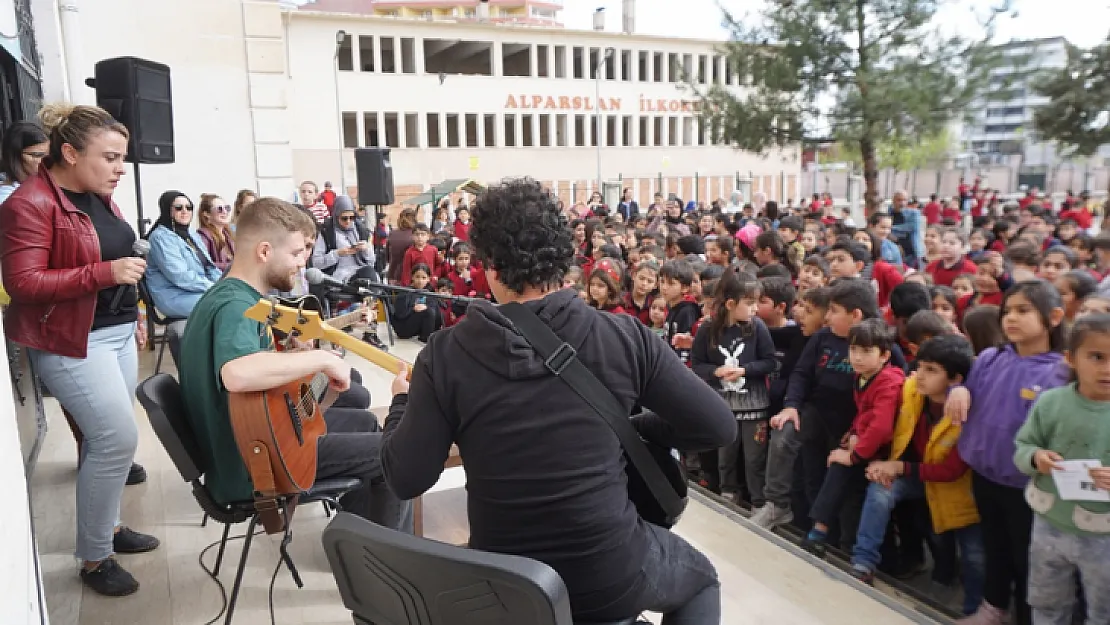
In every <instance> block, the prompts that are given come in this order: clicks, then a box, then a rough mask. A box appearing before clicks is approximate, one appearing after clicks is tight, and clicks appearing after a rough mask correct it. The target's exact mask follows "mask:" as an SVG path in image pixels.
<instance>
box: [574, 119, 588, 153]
mask: <svg viewBox="0 0 1110 625" xmlns="http://www.w3.org/2000/svg"><path fill="white" fill-rule="evenodd" d="M574 147H576V148H584V147H586V116H585V115H575V116H574Z"/></svg>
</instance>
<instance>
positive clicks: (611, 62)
mask: <svg viewBox="0 0 1110 625" xmlns="http://www.w3.org/2000/svg"><path fill="white" fill-rule="evenodd" d="M609 52H610V50H608V49H606V50H602V51H601V58H602V59H603V60H604V61H605V80H616V79H617V61H619V60H620V56H619V55H618V53H617V51H616V50H611V52H612V54H609Z"/></svg>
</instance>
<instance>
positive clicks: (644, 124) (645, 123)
mask: <svg viewBox="0 0 1110 625" xmlns="http://www.w3.org/2000/svg"><path fill="white" fill-rule="evenodd" d="M649 139H651V118H650V117H641V118H640V141H639V144H640V147H641V148H646V147H648V145H650V141H649Z"/></svg>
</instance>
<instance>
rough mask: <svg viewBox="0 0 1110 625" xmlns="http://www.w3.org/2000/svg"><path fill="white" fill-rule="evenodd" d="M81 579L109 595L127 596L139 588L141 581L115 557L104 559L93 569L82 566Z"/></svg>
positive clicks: (97, 590)
mask: <svg viewBox="0 0 1110 625" xmlns="http://www.w3.org/2000/svg"><path fill="white" fill-rule="evenodd" d="M81 581H83V582H85V585H86V586H88V587H89V588H92V589H93V590H95V591H96V592H98V593H100V594H102V595H107V596H109V597H126V596H127V595H130V594H132V593H134V592H135V591H136V590H138V589H139V582H138V581H137V580H136V579H135V578H134V577H132V576H131V574H130V573H128V572H127V571H126V570H125V569H124V568H123V567H122V566H120V565H119V562H116V561H115V559H113V558H108V559H106V560H103V561H102V562H101V563H100V565H99V566H97V567H96V568H95V569H93V570H91V571H90V570H88V569H86V568H84V567H82V568H81Z"/></svg>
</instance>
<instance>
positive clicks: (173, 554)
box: [31, 341, 934, 625]
mask: <svg viewBox="0 0 1110 625" xmlns="http://www.w3.org/2000/svg"><path fill="white" fill-rule="evenodd" d="M419 349H420V344H419V343H417V342H415V341H399V342H398V344H397V345H396V346H395V347H394V348H393V349H392V351H393V353H394V354H396V355H398V356H400V357H401V358H404V359H406V360H409V361H411V360H413V359H414V358H415V357H416V354H417V353H418V352H419ZM348 359H349V360H350V361H351V363H352V366H355V367H357V368H358V369H359V370H360V371H361V372H362V373H363V377H364V382H365V383H366V385H367V386H368V387H369V389H370V391H371V393H372V395H373V403H374V405H379V406H380V405H385V404H387V403H388V400H389V382H390V379H391V377H390V375H389V374H388V373H386V372H384V371H382V370H379V369H376V368H375V367H373V366H372V365H369V364H368V363H366V362H364V361H361V360H360V359H358V358H356V357H354V356H348ZM167 363H168V364H167ZM153 368H154V356H153V354H151V353H150V352H144V353H143V354H142V356H141V374H140V378H142V377H145V376H146V375H149V374H150V373H151V372H152V371H153ZM163 368H164V370H167V371H169V372H171V373H172V372H173V364H172V361H171V360H170V358H169V354H167V355H166V359H165V362H164V363H163ZM138 410H139V432H140V442H139V451H138V457H137V460H138V462H140V463H142V464H143V465H144V466H145V467H146V470H147V473H148V476H149V477H148V479H147V482H146V483H144V484H142V485H137V486H129V487H127V490H126V491H125V493H124V500H123V506H122V514H121V516H122V520H123V522H124V523H125V524H127V525H129V526H131V527H134V528H135V529H137V530H140V531H143V532H149V533H152V534H154V535H156V536H158V537H159V538H160V539H161V540H162V546H161V547H160V548H159V549H158V550H156V551H154V552H151V553H149V554H143V555H133V556H120V562H121V563H122V564H124V566H126V567H127V568H128V569H129V570H130V571H131V572H132V573H133V574H134V575H135V577H136V578H138V580H139V581H140V583H141V585H142V587H141V589H140V590H139V592H138V593H136V594H135V595H132V596H131V597H126V598H122V599H111V598H105V597H101V596H98V595H96V594H95V593H92V592H91V591H89V592H86V591H84V590H83V587H82V585H81V583H80V580H79V578H78V576H77V572H76V571H77V568H76V563H75V560H74V559H73V556H72V553H73V548H74V527H73V518H74V485H75V480H76V446H75V445H74V443H73V439H72V437H71V436H70V433H69V430H68V428H67V426H66V423H65V419H64V417H63V416H62V414H61V411H60V409H59V408H58V405H57V403H56V402H54V400H52V399H48V400H47V412H48V417H49V432H48V434H47V438H46V442H45V444H44V447H43V450H42V454H41V456H40V458H39V462H38V465H37V467H36V469H35V471H34V474H33V475H32V479H31V493H32V502H33V506H34V519H35V527H36V531H37V538H38V547H39V553H40V554H41V560H42V569H43V570H42V575H43V580H44V583H45V587H46V594H47V604H48V609H49V614H50V621H51V623H52V625H99V624H122V625H201V624H203V623H206V622H207V621H209V620H210V619H211V618H213V617H214V616H215V615H216V614H217V613H218V612H219V610H220V605H221V598H220V590H219V589H218V588H217V586H216V585H215V584H214V583H213V582H212V581H211V579H209V578H208V576H207V575H206V574H205V573H204V572H203V571H202V570H201V569H200V567H199V566H198V564H197V557H198V555H199V553H200V551H201V550H202V549H204V547H205V546H207V545H208V544H210V543H213V542H215V541H218V540H219V538H220V532H221V530H222V526H220V525H218V524H214V523H210V524H209V525H208V526H207V527H204V528H202V527H201V526H200V521H201V512H200V509H199V508H198V506H197V504H196V502H195V501H194V500H193V497H192V494H191V492H190V489H189V487H188V485H187V484H186V483H185V482H183V481H182V480H181V478H180V476H179V475H178V473H177V471H176V470H175V469H174V467H173V464H172V462H171V461H170V459H169V458H168V457H167V456H166V454H165V453H164V451H163V450H162V448H161V446H160V444H159V442H158V439H157V438H156V437H155V435H154V433H153V431H152V430H151V428H150V424H149V423H148V422H147V421H146V418H145V415H144V414H143V412H142V410H141V408H139V409H138ZM464 483H465V475H464V473H463V470H462V469H461V468H456V469H450V470H448V471H447V472H446V473H445V475H444V477H443V478H442V479H441V481H440V483H439V484H437V486H436V488H435V489H433V492H431V493H430V494H428V495H426V496H425V498H424V501H425V503H424V510H425V512H424V515H425V516H424V531H425V535H426V536H427V537H429V538H433V539H436V540H442V541H445V542H451V543H461V542H464V541H465V540H466V539H467V536H468V531H467V525H466V515H465V508H466V495H465V490H464V488H463V485H464ZM327 521H328V520H327V519H326V518H325V516H324V512H323V509H322V507H320V506H307V507H303V508H302V509H301V510H300V511H299V512H298V513H297V517H296V520H295V526H294V527H295V540H294V542H293V544H292V546H291V552H292V555H293V558H294V561H295V562H296V564H297V566H298V569H299V570H300V573H301V576H302V577H303V579H304V583H305V587H304V588H302V589H297V588H296V586H295V585H294V584H293V581H292V579H291V578H290V576H289V574H288V572H287V571H285V570H284V569H282V570H281V571H280V572H279V573H278V576H277V582H276V585H275V590H274V609H275V612H276V617H277V623H279V624H282V623H284V624H293V623H297V624H300V623H312V624H334V625H341V624H342V625H349V624H350V623H351V616H350V614H349V612H347V611H346V610H345V609H344V608H343V605H342V603H341V602H340V599H339V593H338V591H337V590H336V587H335V582H334V580H333V578H332V575H331V572H330V571H329V569H328V563H327V559H326V558H325V556H324V553H323V549H322V547H321V545H320V532H321V530H322V529H323V528H324V526H325V525H326V524H327ZM676 529H677V531H678V533H679V534H681V535H682V536H684V537H685V538H686V539H687V540H689V541H690V542H691V543H693V544H694V545H695V546H697V547H698V548H699V549H701V550H702V551H703V552H705V553H706V554H708V555H709V557H710V559H712V560H713V562H714V564H715V565H716V566H717V570H718V572H719V575H720V578H721V582H722V587H723V604H724V619H723V622H724V623H727V624H730V625H731V624H737V625H740V624H745V625H746V624H762V623H767V624H776V625H779V624H784V625H809V624H814V625H816V624H828V625H838V624H843V625H849V624H851V625H855V624H857V623H875V624H882V625H896V624H900V623H932V622H934V621H932V620H931V619H928V618H927V617H925V616H923V615H921V614H917V613H915V612H914V611H913V610H912V609H911V608H909V607H907V606H904V605H903V604H901V603H899V602H897V601H896V600H894V599H892V598H890V597H888V596H887V595H883V594H881V593H878V592H877V591H875V590H873V589H869V588H865V587H864V586H862V585H860V584H858V583H856V582H854V581H853V580H851V579H850V578H849V577H847V576H846V575H845V574H843V573H841V572H839V571H837V570H835V569H833V568H832V567H830V566H828V565H825V564H824V563H819V562H817V561H816V560H813V559H812V558H810V557H809V556H808V555H806V554H804V553H801V552H799V551H798V550H797V549H796V548H794V547H793V546H791V545H789V544H787V543H786V542H785V541H783V540H781V539H778V538H777V537H773V536H770V535H768V534H766V533H764V532H761V531H760V530H757V529H754V528H752V527H751V526H749V525H748V524H747V523H746V521H744V520H742V519H741V518H740V517H739V516H738V515H736V514H735V513H733V512H731V511H729V510H727V509H726V508H724V507H722V506H720V505H718V504H716V503H715V502H712V501H709V500H705V499H701V498H695V500H693V501H692V502H691V505H690V507H689V509H688V511H687V513H686V515H685V516H684V517H683V519H682V522H681V523H680V524H679V525H678V527H677V528H676ZM245 530H246V526H245V524H243V525H242V526H240V527H239V528H236V529H233V530H232V535H237V534H241V533H242V532H243V531H245ZM279 539H280V536H275V537H271V536H266V535H262V536H258V537H256V538H255V539H254V544H253V546H252V549H251V555H250V560H249V562H248V569H247V572H246V575H245V578H244V584H243V591H242V592H241V594H240V598H239V605H238V608H237V609H236V613H235V620H234V622H235V623H236V624H238V625H252V624H263V623H269V622H270V621H269V609H268V603H267V602H268V598H267V588H268V585H269V582H270V576H271V574H272V573H273V570H274V567H275V564H276V563H277V561H278V542H279ZM240 546H241V541H232V542H231V543H229V545H228V550H227V554H226V555H225V560H224V565H223V568H222V571H221V574H220V578H221V580H222V581H223V583H224V584H225V586H226V587H227V588H228V589H230V587H231V583H232V581H233V579H234V573H235V566H236V565H237V563H238V558H239V553H240V551H239V549H240ZM214 559H215V549H212V550H211V551H210V552H209V555H208V557H207V558H206V560H205V561H206V562H207V563H208V565H209V566H211V565H212V562H213V561H214ZM221 622H222V621H221ZM653 622H656V623H658V618H653Z"/></svg>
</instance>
